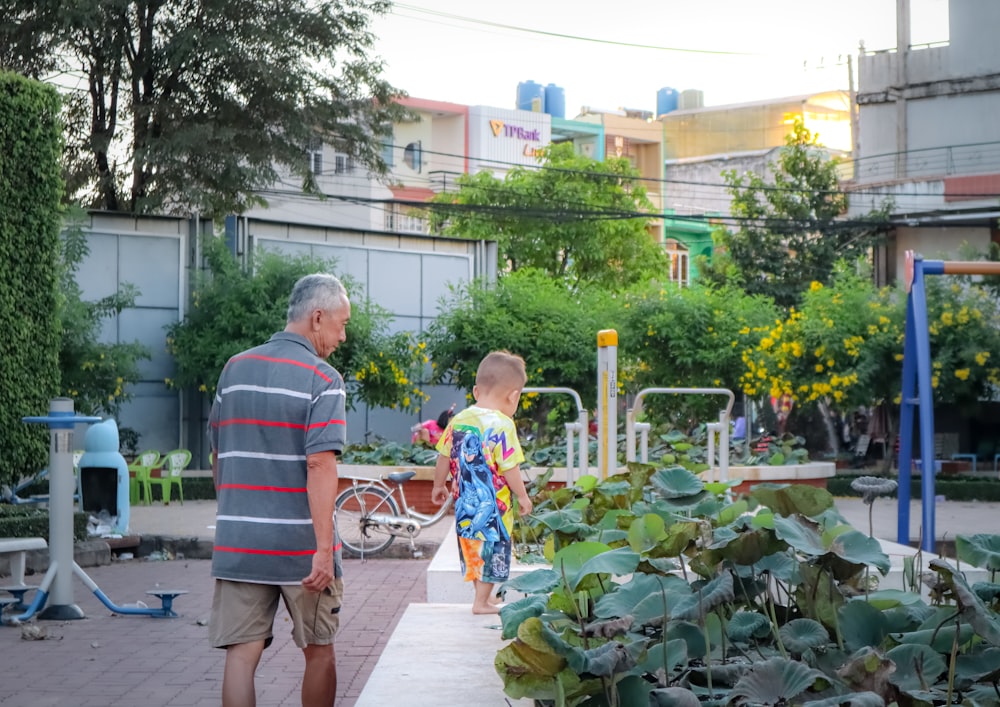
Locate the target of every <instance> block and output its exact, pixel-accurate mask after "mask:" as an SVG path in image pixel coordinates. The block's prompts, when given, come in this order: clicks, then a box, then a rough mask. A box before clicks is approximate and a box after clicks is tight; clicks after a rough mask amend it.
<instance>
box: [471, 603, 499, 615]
mask: <svg viewBox="0 0 1000 707" xmlns="http://www.w3.org/2000/svg"><path fill="white" fill-rule="evenodd" d="M472 613H473V614H499V613H500V607H499V606H497V605H496V604H490V603H487V604H486V606H480V605H478V604H473V605H472Z"/></svg>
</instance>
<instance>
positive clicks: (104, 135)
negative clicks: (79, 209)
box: [0, 0, 404, 215]
mask: <svg viewBox="0 0 1000 707" xmlns="http://www.w3.org/2000/svg"><path fill="white" fill-rule="evenodd" d="M389 7H390V3H389V2H386V1H385V0H340V1H338V2H332V1H330V0H318V1H316V2H311V1H310V0H288V1H287V2H282V3H274V2H266V1H265V0H240V1H237V0H81V2H77V3H72V4H71V5H70V6H67V3H65V2H58V1H57V0H6V1H5V2H4V3H3V15H4V22H2V23H0V68H6V69H11V70H14V71H17V72H19V73H22V74H24V75H27V76H31V77H36V78H42V77H51V78H53V79H56V78H58V80H59V83H60V84H64V83H66V80H67V77H69V78H74V77H75V78H76V79H78V80H79V84H80V88H70V89H67V91H66V99H65V100H66V104H65V121H66V140H67V146H66V147H67V149H66V154H65V159H64V162H65V164H64V168H65V172H66V174H67V187H68V192H69V193H70V194H71V195H74V194H82V195H83V201H84V204H85V205H86V206H90V207H95V208H103V209H108V210H112V211H129V212H137V213H149V212H153V211H160V210H168V211H171V210H172V211H184V210H189V209H200V210H202V211H204V212H207V213H210V214H216V215H220V214H225V213H231V212H239V211H242V210H244V209H245V208H246V207H247V206H249V205H253V204H256V203H263V201H262V199H261V198H260V197H259V196H258V191H259V190H261V189H263V188H266V187H269V186H271V185H272V184H274V183H275V181H276V180H277V179H278V178H279V177H280V176H281V171H280V170H282V169H285V170H290V171H291V172H292V173H293V174H297V175H302V176H303V178H304V179H306V185H307V186H308V185H309V179H308V178H309V172H308V169H307V161H306V157H305V151H306V148H307V147H308V146H309V145H310V144H311V143H312V142H313V141H314V140H316V139H319V140H322V141H324V142H326V143H331V144H335V145H336V146H337V148H338V149H340V150H342V151H344V152H348V153H350V154H352V155H354V156H356V157H357V158H358V159H359V160H360V161H361V162H362V163H363V164H366V165H368V166H369V167H370V168H371V169H373V170H374V171H377V172H380V171H383V170H384V168H385V166H384V162H383V161H382V158H381V156H380V153H381V136H382V135H384V134H385V133H386V132H387V131H388V128H387V127H386V126H389V125H391V124H392V122H393V121H394V120H395V119H397V118H398V117H399V116H400V115H401V114H402V113H403V112H404V109H402V108H401V107H400V106H399V105H398V104H397V103H394V100H393V99H394V98H395V97H396V96H397V95H399V94H398V92H397V91H396V90H395V89H393V88H392V87H391V86H390V85H389V84H387V83H386V82H384V81H383V80H381V79H380V78H379V72H380V70H381V63H380V62H379V61H377V60H374V59H372V58H369V56H368V55H367V52H368V51H369V50H370V49H371V46H372V40H373V37H372V34H371V32H370V30H369V22H370V20H371V17H372V15H376V14H383V13H385V12H386V11H387V10H388V8H389Z"/></svg>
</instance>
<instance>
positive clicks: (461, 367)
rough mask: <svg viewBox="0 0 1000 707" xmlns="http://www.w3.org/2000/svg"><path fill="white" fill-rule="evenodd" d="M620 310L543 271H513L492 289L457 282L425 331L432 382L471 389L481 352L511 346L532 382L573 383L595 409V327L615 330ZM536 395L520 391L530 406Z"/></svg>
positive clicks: (603, 295)
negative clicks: (567, 286)
mask: <svg viewBox="0 0 1000 707" xmlns="http://www.w3.org/2000/svg"><path fill="white" fill-rule="evenodd" d="M619 310H620V304H618V303H617V301H616V300H615V299H614V297H613V296H612V295H611V294H610V293H607V292H605V291H603V290H600V289H598V288H589V289H583V290H579V291H569V290H567V289H566V287H565V286H564V285H563V284H562V283H560V282H557V281H555V280H553V279H552V278H551V277H549V276H548V275H546V274H545V273H543V272H540V271H537V270H521V271H518V272H515V273H512V274H510V275H508V276H507V277H505V278H502V279H501V280H500V281H499V282H498V283H497V285H496V287H495V288H492V289H489V288H486V287H484V286H483V285H482V284H480V283H470V284H468V285H463V286H460V287H457V288H455V289H453V290H452V293H451V296H450V297H449V298H447V299H446V300H445V301H443V302H441V305H440V307H439V311H440V314H439V315H438V318H437V319H435V320H434V322H432V323H431V325H430V327H429V328H428V330H427V332H426V334H425V337H426V340H427V351H428V353H429V355H430V357H431V360H432V361H433V366H434V373H433V380H434V382H439V383H452V384H454V385H457V386H458V387H460V388H465V389H466V390H471V389H472V385H473V383H474V382H475V378H476V369H477V368H478V367H479V362H480V361H481V360H482V359H483V357H484V356H485V355H486V354H487V353H489V352H490V351H492V350H494V349H502V348H506V349H509V350H510V351H512V352H513V353H516V354H519V355H520V356H522V357H524V360H525V363H526V364H527V371H528V385H529V386H532V387H548V386H559V387H567V386H568V387H570V388H573V389H575V390H576V391H577V392H578V393H580V396H581V398H582V399H583V402H584V405H585V406H587V407H589V408H592V407H593V406H594V405H595V404H596V395H597V393H596V390H595V386H594V381H595V380H596V378H597V360H596V356H595V354H594V347H595V346H596V336H597V332H598V331H600V330H601V329H607V328H611V327H612V326H613V324H614V322H615V320H616V317H617V312H618V311H619ZM533 400H535V398H533V397H532V396H522V402H523V404H524V405H526V406H529V407H530V406H531V405H532V404H533V402H532V401H533ZM573 412H574V414H575V410H574V411H573Z"/></svg>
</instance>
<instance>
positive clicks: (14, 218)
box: [0, 72, 63, 485]
mask: <svg viewBox="0 0 1000 707" xmlns="http://www.w3.org/2000/svg"><path fill="white" fill-rule="evenodd" d="M0 126H2V127H0V331H2V332H3V337H2V341H0V361H2V364H0V429H2V430H3V434H2V435H0V458H2V459H3V465H2V467H0V485H4V484H9V483H11V482H12V481H16V480H17V479H19V478H20V477H22V476H25V477H27V476H31V475H33V474H34V473H35V472H36V471H38V469H40V468H41V467H42V466H44V465H45V460H46V459H47V457H48V430H46V429H45V428H44V426H42V425H26V424H24V423H23V422H22V421H21V418H22V417H24V416H26V415H44V414H46V413H47V412H48V409H49V400H51V399H52V398H53V397H55V396H56V395H57V394H58V391H59V359H58V355H59V314H58V311H59V299H58V287H59V280H58V270H57V267H56V263H57V262H58V257H59V228H60V213H59V198H60V194H61V193H62V188H63V183H62V179H61V176H60V172H59V156H60V153H61V151H62V137H61V130H62V126H61V125H60V123H59V97H58V95H57V94H56V92H55V90H53V89H52V88H50V87H48V86H44V85H42V84H40V83H38V82H36V81H31V80H28V79H24V78H22V77H19V76H14V75H13V74H8V73H3V72H0Z"/></svg>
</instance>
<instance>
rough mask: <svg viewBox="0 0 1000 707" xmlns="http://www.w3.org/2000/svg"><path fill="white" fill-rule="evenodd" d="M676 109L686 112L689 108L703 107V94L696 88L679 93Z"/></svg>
mask: <svg viewBox="0 0 1000 707" xmlns="http://www.w3.org/2000/svg"><path fill="white" fill-rule="evenodd" d="M677 107H678V108H680V109H681V110H688V109H690V108H704V107H705V92H704V91H701V90H699V89H697V88H687V89H684V90H683V91H681V99H680V101H678V106H677Z"/></svg>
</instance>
